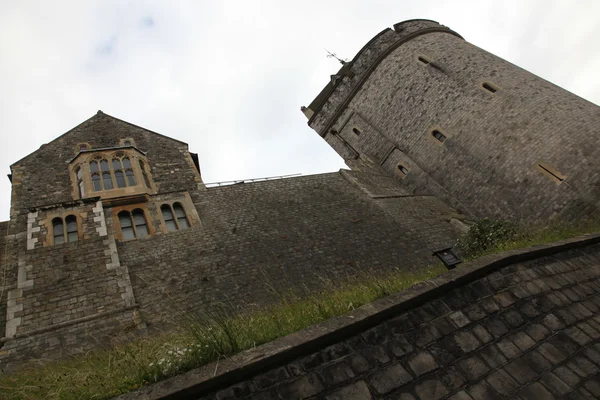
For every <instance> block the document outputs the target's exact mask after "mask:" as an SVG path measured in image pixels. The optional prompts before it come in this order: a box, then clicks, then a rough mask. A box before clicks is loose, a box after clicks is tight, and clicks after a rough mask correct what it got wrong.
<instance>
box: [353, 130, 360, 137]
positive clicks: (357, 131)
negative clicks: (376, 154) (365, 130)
mask: <svg viewBox="0 0 600 400" xmlns="http://www.w3.org/2000/svg"><path fill="white" fill-rule="evenodd" d="M352 132H354V133H355V134H356V136H359V135H360V133H361V132H360V131H359V130H358V128H352Z"/></svg>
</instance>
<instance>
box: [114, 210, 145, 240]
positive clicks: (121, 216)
mask: <svg viewBox="0 0 600 400" xmlns="http://www.w3.org/2000/svg"><path fill="white" fill-rule="evenodd" d="M136 215H141V216H142V217H143V219H144V223H143V224H140V223H138V222H136V220H135V216H136ZM125 219H127V220H128V221H129V224H130V225H129V226H125V228H129V229H131V232H132V234H133V237H128V238H126V237H125V234H124V233H123V232H124V230H123V224H122V222H121V221H122V220H125ZM115 220H116V223H117V224H118V226H119V234H120V237H119V239H120V240H122V241H129V240H135V239H142V238H145V237H149V236H152V234H153V230H152V229H151V226H152V224H151V223H150V222H149V221H151V220H150V219H149V218H148V214H147V210H146V209H145V208H144V207H140V205H139V204H136V205H135V206H133V207H127V208H123V209H119V210H116V211H115ZM141 226H143V227H144V233H143V234H141V233H140V232H141V230H140V231H139V232H138V230H139V229H140V227H141Z"/></svg>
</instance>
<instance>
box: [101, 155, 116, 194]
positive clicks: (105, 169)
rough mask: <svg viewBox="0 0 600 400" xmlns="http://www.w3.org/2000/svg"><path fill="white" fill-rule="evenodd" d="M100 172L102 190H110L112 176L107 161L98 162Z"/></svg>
mask: <svg viewBox="0 0 600 400" xmlns="http://www.w3.org/2000/svg"><path fill="white" fill-rule="evenodd" d="M100 171H102V183H103V184H104V190H110V189H112V188H113V182H112V176H111V174H110V167H109V166H108V161H107V160H100Z"/></svg>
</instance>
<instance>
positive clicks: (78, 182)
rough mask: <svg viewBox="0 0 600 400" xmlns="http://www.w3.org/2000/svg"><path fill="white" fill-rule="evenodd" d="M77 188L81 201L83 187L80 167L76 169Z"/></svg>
mask: <svg viewBox="0 0 600 400" xmlns="http://www.w3.org/2000/svg"><path fill="white" fill-rule="evenodd" d="M76 174H77V187H78V188H79V198H80V199H83V196H84V195H85V188H84V185H83V172H82V171H81V167H77V172H76Z"/></svg>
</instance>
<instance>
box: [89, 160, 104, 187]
mask: <svg viewBox="0 0 600 400" xmlns="http://www.w3.org/2000/svg"><path fill="white" fill-rule="evenodd" d="M98 171H99V170H98V161H90V174H91V177H92V187H93V188H94V191H98V190H102V178H101V177H100V173H99V172H98Z"/></svg>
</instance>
